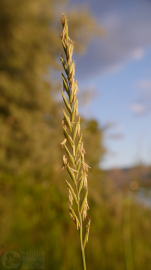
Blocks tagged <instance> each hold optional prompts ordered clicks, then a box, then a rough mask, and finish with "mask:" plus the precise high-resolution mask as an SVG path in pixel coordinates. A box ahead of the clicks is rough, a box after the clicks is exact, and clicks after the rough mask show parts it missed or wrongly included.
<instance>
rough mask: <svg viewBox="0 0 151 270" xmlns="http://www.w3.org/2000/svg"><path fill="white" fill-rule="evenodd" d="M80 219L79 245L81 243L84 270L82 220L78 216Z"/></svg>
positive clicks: (84, 267)
mask: <svg viewBox="0 0 151 270" xmlns="http://www.w3.org/2000/svg"><path fill="white" fill-rule="evenodd" d="M79 218H80V224H81V226H80V243H81V252H82V259H83V269H84V270H86V261H85V252H84V247H83V236H82V234H83V231H82V218H81V215H80V216H79Z"/></svg>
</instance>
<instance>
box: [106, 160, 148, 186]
mask: <svg viewBox="0 0 151 270" xmlns="http://www.w3.org/2000/svg"><path fill="white" fill-rule="evenodd" d="M105 175H106V177H107V179H110V180H113V182H114V184H115V185H116V186H119V187H124V186H125V187H126V186H127V185H130V187H132V189H135V187H136V189H137V188H138V187H139V186H144V187H145V186H146V187H151V167H150V166H148V167H147V166H142V165H141V166H137V167H131V168H122V169H118V168H115V169H111V170H106V171H105Z"/></svg>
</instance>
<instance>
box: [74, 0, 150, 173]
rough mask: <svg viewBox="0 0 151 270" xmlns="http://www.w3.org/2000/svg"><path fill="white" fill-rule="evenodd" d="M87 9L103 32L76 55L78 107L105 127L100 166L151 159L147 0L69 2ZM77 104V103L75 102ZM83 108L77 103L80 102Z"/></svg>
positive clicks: (130, 163) (122, 165) (148, 5)
mask: <svg viewBox="0 0 151 270" xmlns="http://www.w3.org/2000/svg"><path fill="white" fill-rule="evenodd" d="M71 2H73V3H74V4H76V5H84V4H86V6H88V7H89V9H90V11H91V12H92V13H93V14H94V16H95V17H96V18H97V20H98V23H99V24H100V25H101V26H102V27H103V28H104V29H105V31H106V35H105V36H104V37H102V38H95V39H93V41H91V42H90V44H89V46H88V49H87V51H86V52H85V53H84V54H83V55H82V56H81V55H80V56H75V57H76V71H77V73H76V78H77V79H78V84H79V89H80V90H81V92H82V94H83V95H86V96H87V101H88V102H87V103H86V104H85V106H84V108H83V109H82V110H81V113H82V114H83V115H84V116H85V117H88V118H90V117H94V118H96V119H97V120H98V122H99V124H100V126H101V127H103V128H104V129H105V133H104V144H105V145H106V147H107V149H108V154H107V155H106V156H105V157H104V161H103V163H102V166H103V168H113V167H127V166H132V165H134V164H136V163H138V162H139V161H142V162H144V163H145V164H149V163H151V1H150V0H127V1H122V0H93V1H92V0H87V1H82V0H81V1H78V0H76V1H71ZM80 107H81V106H80ZM82 107H83V106H82Z"/></svg>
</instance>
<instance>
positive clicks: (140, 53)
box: [132, 48, 145, 60]
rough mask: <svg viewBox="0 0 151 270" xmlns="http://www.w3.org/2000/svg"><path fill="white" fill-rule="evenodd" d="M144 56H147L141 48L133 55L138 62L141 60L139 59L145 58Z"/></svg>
mask: <svg viewBox="0 0 151 270" xmlns="http://www.w3.org/2000/svg"><path fill="white" fill-rule="evenodd" d="M144 54H145V52H144V50H143V49H141V48H138V49H136V50H134V52H133V53H132V57H133V58H134V59H136V60H139V59H141V58H143V56H144Z"/></svg>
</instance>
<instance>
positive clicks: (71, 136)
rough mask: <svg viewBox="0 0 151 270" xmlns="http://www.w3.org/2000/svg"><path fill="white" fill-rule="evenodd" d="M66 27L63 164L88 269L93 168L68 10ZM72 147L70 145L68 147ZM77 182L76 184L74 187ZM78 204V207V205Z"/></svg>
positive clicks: (69, 205) (63, 44) (84, 267)
mask: <svg viewBox="0 0 151 270" xmlns="http://www.w3.org/2000/svg"><path fill="white" fill-rule="evenodd" d="M62 26H63V31H62V35H61V41H62V46H63V49H64V52H65V56H66V59H64V58H63V56H62V55H61V56H60V60H61V62H62V65H63V68H64V71H65V75H64V74H62V81H63V91H64V92H65V93H66V94H64V93H63V92H62V97H63V101H64V104H65V107H66V111H65V110H63V115H64V118H63V121H62V127H63V133H64V136H65V139H64V141H63V142H62V143H61V146H62V147H64V148H65V151H66V155H67V157H66V156H65V155H63V167H62V169H64V168H67V171H68V173H69V175H70V177H71V180H72V183H73V184H70V183H69V182H68V181H67V180H66V183H67V188H68V191H69V204H68V209H69V213H70V215H71V218H72V219H73V221H74V222H75V224H76V227H77V229H79V232H80V245H81V252H82V260H83V269H84V270H86V260H85V246H86V243H87V242H88V236H89V229H90V223H91V219H88V222H87V225H86V228H85V234H84V237H83V220H85V219H86V217H87V210H88V209H89V206H88V201H87V196H88V183H87V172H88V169H89V168H90V167H89V166H88V165H87V164H86V163H85V160H84V155H85V150H84V147H83V142H82V134H81V133H80V116H79V114H78V98H77V96H76V94H77V91H78V85H77V81H75V79H74V75H75V63H74V61H73V60H72V54H73V44H74V42H73V41H72V40H71V39H70V38H69V36H68V24H67V18H66V16H65V14H63V15H62ZM68 147H70V148H68ZM73 185H74V187H73ZM82 189H84V192H83V193H84V195H83V196H82V199H81V198H80V196H81V190H82ZM73 202H74V204H76V206H77V209H76V212H77V213H76V212H75V211H74V209H73V207H72V205H73ZM74 208H75V207H74Z"/></svg>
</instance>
